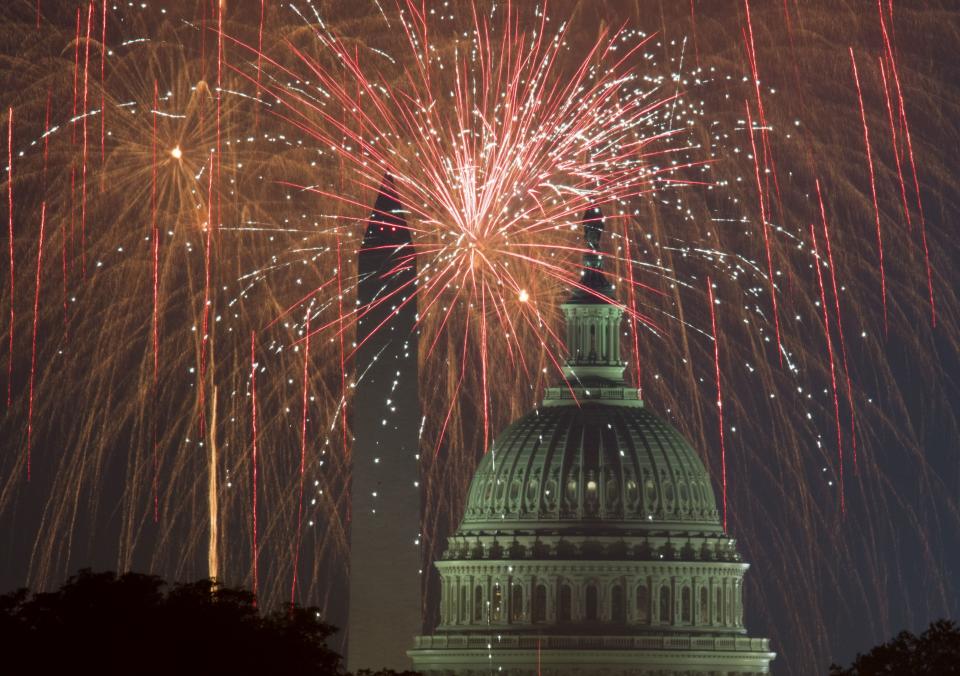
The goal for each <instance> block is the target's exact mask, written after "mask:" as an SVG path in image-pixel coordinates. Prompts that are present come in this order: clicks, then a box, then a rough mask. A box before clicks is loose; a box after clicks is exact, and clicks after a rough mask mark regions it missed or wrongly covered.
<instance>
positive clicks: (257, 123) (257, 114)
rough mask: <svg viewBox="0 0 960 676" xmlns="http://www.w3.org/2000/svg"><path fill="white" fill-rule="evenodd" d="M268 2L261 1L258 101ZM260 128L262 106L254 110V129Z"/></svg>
mask: <svg viewBox="0 0 960 676" xmlns="http://www.w3.org/2000/svg"><path fill="white" fill-rule="evenodd" d="M266 4H267V0H260V27H259V28H258V29H257V100H259V99H260V72H261V69H262V68H263V14H264V10H265V9H266ZM259 127H260V106H256V107H255V108H254V118H253V128H254V130H257V129H259Z"/></svg>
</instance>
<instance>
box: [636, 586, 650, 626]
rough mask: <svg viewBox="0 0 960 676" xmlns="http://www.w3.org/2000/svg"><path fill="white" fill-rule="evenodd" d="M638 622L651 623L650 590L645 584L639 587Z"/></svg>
mask: <svg viewBox="0 0 960 676" xmlns="http://www.w3.org/2000/svg"><path fill="white" fill-rule="evenodd" d="M637 622H640V623H641V624H647V623H649V622H650V589H649V588H648V587H647V585H645V584H641V585H640V586H639V587H637Z"/></svg>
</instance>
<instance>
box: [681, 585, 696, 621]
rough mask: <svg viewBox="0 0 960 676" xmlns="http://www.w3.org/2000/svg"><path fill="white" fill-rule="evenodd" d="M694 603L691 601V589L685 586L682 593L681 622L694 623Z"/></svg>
mask: <svg viewBox="0 0 960 676" xmlns="http://www.w3.org/2000/svg"><path fill="white" fill-rule="evenodd" d="M692 606H693V601H692V599H691V594H690V587H688V586H686V585H684V587H683V589H682V590H681V591H680V621H681V622H683V623H685V624H690V622H691V621H693V617H692V614H693V609H692Z"/></svg>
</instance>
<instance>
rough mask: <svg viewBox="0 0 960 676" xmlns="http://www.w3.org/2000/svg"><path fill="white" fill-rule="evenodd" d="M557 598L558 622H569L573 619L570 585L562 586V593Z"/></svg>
mask: <svg viewBox="0 0 960 676" xmlns="http://www.w3.org/2000/svg"><path fill="white" fill-rule="evenodd" d="M557 596H558V598H557V622H569V621H570V620H571V619H572V609H571V598H572V593H571V591H570V585H568V584H562V585H560V592H559V594H558V595H557Z"/></svg>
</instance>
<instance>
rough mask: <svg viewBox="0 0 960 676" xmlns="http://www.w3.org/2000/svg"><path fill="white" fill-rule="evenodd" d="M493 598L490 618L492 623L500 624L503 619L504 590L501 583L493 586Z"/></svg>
mask: <svg viewBox="0 0 960 676" xmlns="http://www.w3.org/2000/svg"><path fill="white" fill-rule="evenodd" d="M491 596H492V599H491V603H490V617H491V620H492V621H494V622H499V621H501V620H502V619H503V590H502V589H501V588H500V584H499V583H496V584H494V585H493V594H492V595H491Z"/></svg>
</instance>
